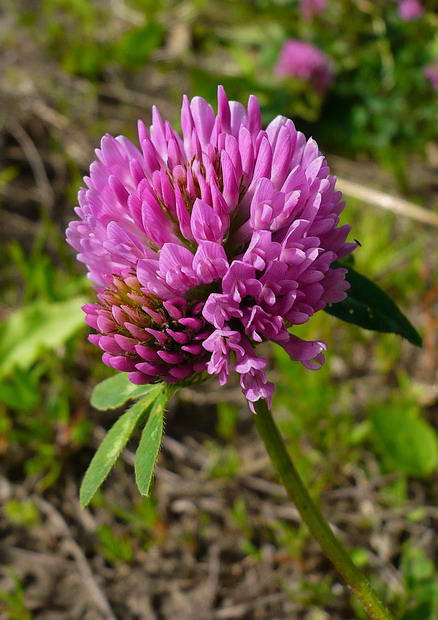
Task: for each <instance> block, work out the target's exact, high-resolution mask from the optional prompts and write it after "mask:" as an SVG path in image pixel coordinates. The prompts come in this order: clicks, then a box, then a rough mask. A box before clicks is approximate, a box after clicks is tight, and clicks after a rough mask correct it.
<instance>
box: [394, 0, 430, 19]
mask: <svg viewBox="0 0 438 620" xmlns="http://www.w3.org/2000/svg"><path fill="white" fill-rule="evenodd" d="M423 13H424V7H423V5H422V4H421V2H420V0H399V4H398V14H399V15H400V19H402V20H403V21H405V22H409V21H411V20H413V19H417V17H421V15H423Z"/></svg>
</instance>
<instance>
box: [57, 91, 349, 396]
mask: <svg viewBox="0 0 438 620" xmlns="http://www.w3.org/2000/svg"><path fill="white" fill-rule="evenodd" d="M181 125H182V135H179V134H178V133H176V131H175V130H174V129H173V128H172V126H171V125H170V123H168V122H167V121H164V120H163V119H162V118H161V116H160V114H159V112H158V110H157V109H155V108H154V110H153V113H152V125H151V127H150V128H149V129H147V128H146V127H145V125H144V124H143V123H142V122H139V126H138V136H139V144H140V148H138V147H137V146H135V145H134V144H133V143H132V142H130V141H129V140H128V139H127V138H125V137H123V136H118V137H117V138H113V137H112V136H109V135H106V136H104V137H103V138H102V142H101V148H100V149H98V150H97V151H96V154H97V160H96V161H94V162H93V163H92V164H91V167H90V175H89V176H88V177H85V183H86V187H84V188H82V189H81V190H80V192H79V205H80V206H79V207H78V208H77V209H76V213H77V216H78V219H77V220H76V221H74V222H72V223H71V224H70V226H69V227H68V230H67V239H68V242H69V243H70V244H71V245H72V246H73V247H74V248H75V249H76V250H77V252H78V259H79V260H80V261H82V262H84V263H85V264H86V266H87V268H88V272H89V277H90V278H91V280H92V281H93V282H94V283H95V285H96V293H97V303H94V304H89V305H86V306H85V307H84V311H85V313H86V321H87V323H88V324H89V325H90V326H91V327H92V328H93V329H94V330H95V331H96V333H95V334H93V335H91V336H90V340H91V341H92V342H93V343H95V344H97V345H98V346H99V347H100V348H101V349H102V350H103V351H104V353H103V361H104V362H105V363H106V364H107V365H109V366H111V367H113V368H115V369H117V370H120V371H124V372H128V373H129V377H130V379H131V381H133V382H134V383H139V384H142V383H153V382H157V381H167V382H171V383H178V382H181V381H185V380H190V379H191V377H192V376H193V375H195V374H196V373H199V372H203V371H207V372H208V373H210V374H216V375H218V378H219V381H220V383H221V384H223V383H225V382H226V381H227V379H228V376H229V374H230V372H231V371H233V370H234V371H236V372H237V373H239V375H240V383H241V386H242V390H243V392H244V394H245V396H246V398H247V399H248V401H249V403H250V406H251V407H253V403H254V402H255V401H257V400H258V399H260V398H267V399H268V400H269V399H270V398H271V395H272V392H273V385H272V384H271V383H269V381H268V379H267V376H266V370H265V369H266V366H267V360H266V359H265V358H263V357H260V356H258V355H257V353H256V345H257V344H258V343H260V342H265V341H268V340H271V341H273V342H276V343H278V344H279V345H280V346H281V347H283V348H284V349H285V351H287V353H288V354H289V355H290V357H291V358H292V359H293V360H298V361H300V362H301V363H302V364H304V366H306V367H307V368H311V369H315V368H318V367H319V366H320V365H321V364H322V363H323V361H324V357H323V353H322V352H323V351H324V350H325V348H326V346H325V344H324V343H322V342H320V341H311V342H306V341H303V340H301V339H300V338H298V337H297V336H295V335H294V334H292V333H290V331H289V330H290V329H291V328H292V327H293V326H294V325H297V324H300V323H305V322H306V321H308V320H309V318H310V317H311V316H312V315H313V314H314V313H315V312H316V311H318V310H321V309H322V308H324V307H325V306H326V305H327V304H328V303H331V302H337V301H341V300H342V299H344V298H345V296H346V293H345V291H346V290H347V289H348V283H347V282H346V280H345V269H342V268H333V267H332V266H331V265H332V263H333V261H334V260H335V259H338V258H341V257H343V256H345V255H346V254H348V253H349V252H351V251H352V249H353V248H354V244H349V243H346V237H347V235H348V232H349V227H348V226H341V227H340V226H339V225H338V224H339V215H340V213H341V211H342V209H343V207H344V202H343V201H342V196H341V193H340V192H338V191H336V189H335V181H336V179H335V177H333V176H331V175H330V170H329V168H328V166H327V163H326V161H325V158H324V157H323V155H321V153H320V152H319V149H318V145H317V144H316V142H315V141H314V140H313V139H312V138H311V139H309V140H306V138H305V137H304V135H303V134H302V133H300V132H299V131H297V130H296V129H295V126H294V124H293V122H292V121H291V120H289V119H287V118H285V117H282V116H279V117H277V118H275V119H274V120H273V121H272V122H271V123H270V124H269V125H268V127H267V128H266V130H263V129H262V126H261V115H260V109H259V104H258V101H257V99H256V98H255V97H253V96H251V97H250V98H249V101H248V106H247V108H245V107H244V106H243V105H242V104H240V103H238V102H236V101H228V99H227V96H226V94H225V91H224V89H223V88H222V87H219V92H218V110H217V113H216V114H215V113H214V111H213V108H212V107H211V106H210V105H209V104H208V103H207V102H206V101H204V99H202V98H200V97H194V98H193V99H192V100H191V101H189V100H188V99H187V97H184V99H183V104H182V109H181Z"/></svg>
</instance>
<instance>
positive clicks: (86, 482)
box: [79, 384, 162, 506]
mask: <svg viewBox="0 0 438 620" xmlns="http://www.w3.org/2000/svg"><path fill="white" fill-rule="evenodd" d="M154 387H155V390H152V391H150V392H149V394H147V395H146V396H145V397H144V398H142V399H141V400H139V401H137V402H136V403H134V405H132V407H130V408H129V409H128V411H126V412H125V413H124V414H123V415H122V416H120V418H119V419H118V420H117V422H116V423H115V424H114V425H113V426H112V427H111V429H110V430H109V431H108V433H107V434H106V436H105V438H104V440H103V441H102V443H101V444H100V446H99V448H98V449H97V451H96V453H95V455H94V456H93V459H92V460H91V463H90V465H89V466H88V469H87V471H86V473H85V476H84V479H83V480H82V484H81V489H80V493H79V499H80V503H81V506H87V504H89V502H90V501H91V499H92V498H93V495H94V494H95V493H96V491H97V489H98V488H99V487H100V486H101V484H102V483H103V481H104V480H105V478H106V477H107V475H108V474H109V472H110V470H111V468H112V467H113V465H114V463H115V462H116V460H117V458H118V457H119V455H120V452H121V451H122V450H123V448H124V447H125V445H126V443H127V442H128V440H129V438H130V436H131V435H132V433H133V431H134V429H135V427H136V425H137V423H138V421H139V420H140V418H141V417H142V415H143V414H144V413H145V412H146V411H147V410H148V408H149V407H150V405H151V403H152V402H153V401H154V399H155V397H156V396H157V393H158V392H159V391H160V390H161V389H162V386H161V384H158V385H156V386H154Z"/></svg>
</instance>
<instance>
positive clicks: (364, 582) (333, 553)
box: [255, 400, 392, 620]
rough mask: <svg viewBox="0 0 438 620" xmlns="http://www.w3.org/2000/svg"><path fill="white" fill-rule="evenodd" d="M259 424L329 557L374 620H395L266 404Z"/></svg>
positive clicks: (258, 416)
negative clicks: (317, 499) (320, 503)
mask: <svg viewBox="0 0 438 620" xmlns="http://www.w3.org/2000/svg"><path fill="white" fill-rule="evenodd" d="M255 409H256V412H257V414H256V416H255V423H256V427H257V430H258V432H259V435H260V437H261V438H262V439H263V441H264V443H265V446H266V450H267V451H268V454H269V456H270V457H271V461H272V464H273V466H274V468H275V470H276V471H277V474H278V475H279V477H280V478H281V481H282V482H283V484H284V486H285V488H286V491H287V494H288V495H289V497H290V499H291V500H292V501H293V502H294V504H295V506H296V507H297V509H298V512H299V513H300V515H301V517H302V519H303V521H304V522H305V523H306V524H307V527H308V528H309V530H310V533H311V534H312V535H313V536H314V537H315V538H316V540H317V541H318V542H319V544H320V545H321V547H322V550H323V551H324V553H325V554H326V556H327V557H328V558H329V560H331V562H332V563H333V565H334V566H335V567H336V569H337V570H338V571H339V573H340V574H341V575H342V577H343V578H344V580H345V582H346V583H347V584H348V585H349V586H350V588H351V590H352V592H353V593H354V594H355V595H356V596H357V598H358V599H359V600H360V601H361V603H362V605H363V606H364V607H365V609H366V611H367V613H368V615H369V617H370V618H373V620H392V616H391V614H390V613H389V611H388V610H387V609H386V607H385V606H384V605H383V603H382V602H381V601H380V600H379V599H378V597H377V595H376V594H375V592H374V591H373V589H372V588H371V585H370V583H369V581H368V579H367V578H366V577H365V575H363V574H362V573H361V572H360V571H359V570H358V569H357V568H356V566H355V565H354V564H353V562H352V561H351V559H350V557H349V555H348V553H347V552H346V550H345V549H344V547H343V546H342V545H341V543H340V542H339V540H338V539H337V538H336V536H335V535H334V534H333V532H332V530H331V529H330V526H329V525H328V523H327V521H326V520H325V519H324V517H323V516H322V514H321V513H320V512H319V510H318V508H317V507H316V506H315V504H314V503H313V501H312V499H311V497H310V495H309V493H308V492H307V490H306V487H305V486H304V484H303V482H302V480H301V478H300V476H299V474H298V472H297V470H296V469H295V466H294V464H293V463H292V461H291V458H290V456H289V454H288V453H287V451H286V448H285V445H284V442H283V440H282V438H281V436H280V433H279V431H278V429H277V427H276V425H275V422H274V420H273V418H272V415H271V412H270V411H269V408H268V406H267V404H266V401H265V400H259V401H257V402H256V403H255Z"/></svg>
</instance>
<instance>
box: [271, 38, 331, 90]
mask: <svg viewBox="0 0 438 620" xmlns="http://www.w3.org/2000/svg"><path fill="white" fill-rule="evenodd" d="M276 72H277V75H279V76H280V77H294V78H297V79H299V80H303V81H306V82H309V83H310V84H311V85H312V86H313V88H314V89H315V91H317V92H319V93H320V94H324V93H325V92H326V91H327V89H328V88H329V86H330V84H331V83H332V77H333V76H332V72H331V69H330V61H329V59H328V58H327V56H326V55H325V54H324V52H322V51H321V50H320V49H318V48H317V47H315V46H314V45H312V44H311V43H306V42H305V41H298V40H297V39H288V40H287V41H286V42H285V43H284V45H283V47H282V49H281V52H280V58H279V60H278V63H277V67H276Z"/></svg>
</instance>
